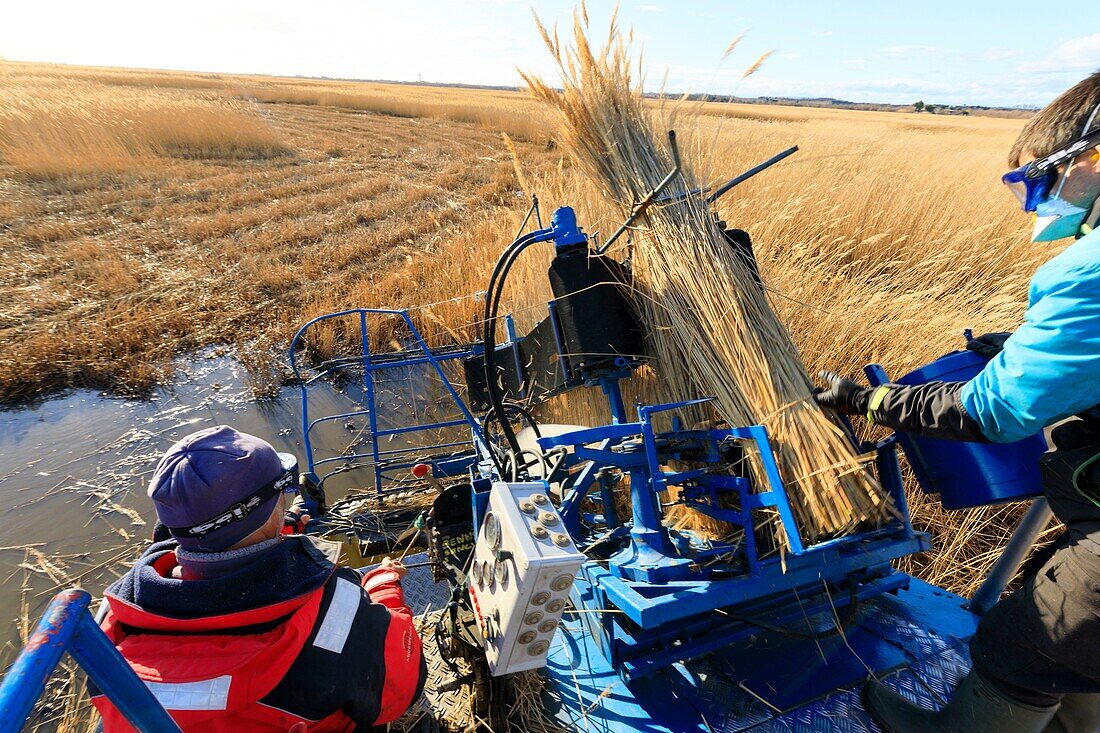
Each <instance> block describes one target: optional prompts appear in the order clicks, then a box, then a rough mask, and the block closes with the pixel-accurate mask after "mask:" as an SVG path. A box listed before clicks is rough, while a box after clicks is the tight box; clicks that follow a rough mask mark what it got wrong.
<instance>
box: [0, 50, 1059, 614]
mask: <svg viewBox="0 0 1100 733" xmlns="http://www.w3.org/2000/svg"><path fill="white" fill-rule="evenodd" d="M762 73H766V68H765V70H764V72H762ZM0 85H2V88H3V89H4V90H5V94H4V95H3V97H2V98H0V251H2V258H0V283H2V284H3V296H4V297H3V300H2V304H0V335H2V338H3V341H4V344H5V349H4V350H3V352H2V353H0V403H2V404H5V405H12V404H18V403H21V402H24V401H26V400H28V399H34V398H37V397H41V396H45V395H48V394H50V393H51V392H53V391H56V390H57V389H60V388H65V387H70V386H91V387H96V388H104V389H107V390H109V391H112V392H127V393H141V392H142V391H143V390H147V389H148V388H149V387H150V386H152V385H154V384H156V383H158V382H164V381H166V380H167V379H168V377H169V376H170V374H169V368H170V361H171V358H172V357H173V356H177V355H180V354H183V353H186V352H188V351H189V350H192V349H194V348H196V347H199V346H203V345H207V344H227V345H232V346H235V347H236V348H237V352H238V354H239V355H240V356H241V358H242V359H243V360H244V361H245V363H246V365H247V366H249V368H250V371H251V372H252V375H253V379H254V382H255V387H256V390H257V392H258V393H264V392H268V391H270V390H271V389H272V388H273V387H275V386H277V380H278V374H277V370H276V369H275V368H274V365H275V364H276V358H277V357H276V356H274V355H276V354H279V352H281V350H282V349H284V348H285V344H286V341H287V340H288V339H289V337H290V336H291V335H292V334H293V332H294V330H295V329H296V328H297V326H298V325H299V324H301V323H302V322H304V321H305V320H306V319H307V318H309V317H311V316H314V315H318V314H321V313H323V312H328V311H332V310H338V309H342V308H346V307H355V306H377V307H387V306H399V305H408V306H413V305H417V304H426V303H435V302H437V301H443V300H447V299H449V298H453V297H455V296H460V295H466V294H470V293H473V292H475V291H478V290H481V289H483V288H484V286H485V282H486V281H487V279H488V275H489V272H490V270H491V268H492V266H493V264H494V263H495V261H496V258H497V256H498V254H499V253H500V251H501V249H502V248H503V247H504V246H505V244H507V242H508V241H510V240H511V238H512V236H513V234H514V232H515V229H516V227H517V226H518V224H519V222H520V219H521V218H522V215H523V213H524V211H525V209H526V207H527V205H528V194H529V193H530V192H532V191H533V192H535V193H537V194H538V195H539V197H540V199H541V201H542V204H543V212H544V214H546V215H548V214H549V212H550V211H551V210H552V209H553V208H554V207H556V206H558V205H562V204H570V205H573V206H575V207H576V208H577V210H578V215H579V217H580V221H581V223H582V225H583V226H584V227H585V228H586V229H587V230H589V231H602V232H603V233H604V234H605V235H606V234H608V233H610V232H611V231H612V230H613V229H614V228H615V227H616V225H617V223H618V222H616V221H611V220H607V219H601V218H600V216H599V211H600V209H599V208H598V207H597V206H596V205H595V204H593V203H592V202H591V195H590V194H589V193H588V192H587V189H586V188H585V187H584V186H582V185H580V184H579V183H578V181H577V180H576V179H575V178H574V177H573V176H572V174H571V173H570V171H569V169H568V162H567V161H565V160H563V156H562V153H561V152H560V149H559V147H558V146H557V145H556V144H555V142H554V141H553V139H552V136H551V134H550V132H549V130H550V129H551V124H550V122H549V115H548V114H547V113H546V111H545V110H544V109H543V108H542V107H541V106H539V105H538V103H536V102H535V101H534V100H533V99H532V98H530V97H529V96H528V95H526V94H525V93H522V92H510V91H495V90H477V89H455V88H437V87H425V86H404V85H395V84H380V83H365V82H364V83H358V82H337V81H318V80H304V79H279V78H270V77H242V76H228V75H217V74H197V73H170V72H152V71H149V72H146V71H132V70H120V69H92V68H79V67H63V66H50V65H34V64H15V63H4V64H0ZM653 104H654V105H655V107H656V106H658V105H659V106H660V107H661V109H660V110H658V112H661V113H664V114H667V115H668V117H669V120H670V123H669V124H671V125H673V126H675V127H676V129H677V130H678V131H680V132H681V135H682V137H684V138H685V139H686V140H685V143H684V149H685V154H690V155H694V156H697V158H698V159H703V160H705V161H706V166H707V168H706V170H707V171H708V173H709V177H710V178H711V179H714V180H718V179H725V178H729V177H732V176H733V175H734V174H736V173H738V172H740V171H741V170H743V169H745V168H747V167H749V166H751V165H752V164H754V163H756V162H759V161H760V160H762V159H764V158H766V157H769V156H770V155H772V154H773V153H775V152H778V151H779V150H782V149H784V148H786V147H788V146H790V145H793V144H797V145H799V146H800V147H801V152H800V153H798V154H797V155H796V156H795V157H793V158H791V159H789V160H787V161H785V162H783V163H781V164H779V165H778V166H776V167H775V168H773V169H772V170H770V171H768V172H766V173H764V174H762V175H761V176H759V177H758V178H756V179H754V180H753V181H751V182H749V183H747V184H745V185H743V186H742V187H740V188H738V189H736V190H735V192H734V193H732V194H730V195H729V196H727V197H726V198H725V199H724V200H723V203H722V205H721V210H722V213H723V216H724V219H725V220H726V221H727V222H729V223H731V224H733V225H736V226H738V227H741V228H743V229H746V230H748V231H749V232H751V233H752V235H753V238H754V241H755V243H756V248H757V254H758V257H759V260H760V265H761V270H762V272H763V276H764V279H765V281H766V284H767V286H768V288H769V290H770V293H771V300H772V304H773V307H774V308H775V309H776V310H777V312H778V313H779V315H780V317H781V319H782V320H783V322H784V323H785V324H786V326H787V327H788V328H789V329H790V331H791V333H792V335H793V338H794V341H795V343H796V345H797V346H798V347H799V349H800V350H801V352H802V355H803V358H804V360H805V361H806V363H807V366H808V367H810V368H811V370H813V371H816V370H817V369H819V368H822V367H829V368H834V369H837V370H839V371H843V372H846V373H849V374H855V373H858V371H859V368H860V367H861V366H862V365H863V364H865V363H867V362H869V361H875V362H879V363H882V364H883V365H884V366H885V367H886V368H887V370H888V371H889V372H890V373H891V374H902V373H904V372H905V371H908V370H909V369H910V368H912V367H915V366H917V365H919V364H922V363H925V362H927V361H929V360H930V359H933V358H935V357H936V356H938V355H940V354H942V353H944V352H945V351H949V350H952V349H955V348H958V347H959V346H960V345H961V344H962V331H963V329H964V328H968V327H969V328H973V329H974V330H975V331H978V332H982V331H986V330H1011V329H1012V328H1014V327H1015V326H1016V325H1017V324H1018V323H1019V321H1020V319H1021V317H1022V313H1023V305H1024V302H1025V297H1026V285H1027V281H1028V279H1029V277H1030V276H1031V274H1032V272H1033V271H1034V270H1035V268H1036V267H1037V266H1038V264H1040V263H1041V262H1043V261H1044V260H1046V259H1047V258H1049V257H1050V256H1052V255H1053V254H1054V252H1053V251H1052V250H1050V249H1049V248H1044V247H1041V246H1039V245H1032V244H1030V243H1029V241H1028V237H1027V236H1026V232H1025V230H1026V228H1027V225H1026V221H1025V220H1024V218H1023V215H1022V214H1021V213H1020V212H1019V210H1018V208H1017V207H1016V206H1015V205H1014V200H1013V199H1012V197H1011V196H1010V195H1009V194H1008V193H1006V192H1005V191H1003V190H1002V187H1001V185H1000V183H999V177H1000V174H1001V173H1003V171H1004V170H1005V169H1006V166H1007V163H1006V161H1005V156H1006V153H1007V150H1008V148H1009V146H1010V145H1011V143H1012V141H1013V139H1014V137H1015V135H1016V133H1017V131H1018V130H1019V128H1020V126H1021V124H1022V121H1020V120H1011V119H1001V118H992V117H975V116H971V117H955V116H952V117H939V116H930V115H928V114H921V115H917V114H912V113H896V112H869V111H844V110H830V109H817V108H808V107H767V106H758V105H735V104H714V103H708V104H699V103H689V102H675V101H665V102H660V103H659V102H656V101H654V102H653ZM502 133H506V135H502ZM544 264H545V261H544V260H540V259H539V258H538V257H532V258H530V260H529V262H527V263H525V265H524V268H525V269H523V270H522V271H521V272H518V273H516V275H515V276H514V278H513V279H512V281H511V282H512V286H511V290H512V293H513V295H512V302H511V304H510V305H511V307H512V308H514V309H516V310H517V311H518V312H519V313H520V314H521V315H523V314H524V313H526V312H527V311H525V309H533V308H534V307H536V306H538V305H539V304H540V303H544V302H545V300H546V298H547V297H548V286H547V284H546V283H545V275H544V271H543V270H542V269H541V268H543V266H544ZM700 266H705V265H704V264H703V263H701V264H700ZM473 312H474V303H473V301H471V300H465V301H457V302H451V303H444V304H442V305H437V306H433V307H431V308H427V309H421V310H420V311H418V317H420V318H421V319H422V322H423V323H424V324H428V326H430V327H426V328H425V330H426V331H429V332H431V333H432V334H433V338H438V339H444V340H445V339H447V338H453V337H454V336H455V332H456V331H461V330H462V329H463V328H464V327H465V325H466V324H468V323H469V320H470V317H471V315H472V313H473ZM520 320H521V321H522V320H524V319H523V318H521V319H520ZM319 346H321V347H323V344H322V345H319ZM583 402H584V400H583V399H574V404H575V405H580V404H581V403H583ZM573 417H574V419H575V420H577V419H579V417H578V416H577V415H576V414H574V416H573ZM912 503H913V507H912V508H913V511H914V515H915V523H916V524H918V525H919V526H922V527H925V528H929V529H931V531H933V532H934V534H935V537H934V539H935V542H936V546H937V552H936V553H934V554H933V555H931V556H929V557H927V558H923V559H920V560H919V561H918V565H919V567H918V568H917V570H918V572H919V573H920V574H921V575H923V576H924V577H926V578H928V579H930V580H932V581H934V582H937V583H941V584H944V585H946V586H947V587H949V588H952V589H953V590H956V591H958V592H961V593H966V592H968V591H969V590H970V589H971V588H972V587H973V585H974V584H975V583H976V582H977V581H978V580H980V574H979V573H980V569H981V568H983V567H986V566H987V565H988V564H989V563H990V562H991V561H992V559H994V558H995V557H996V554H997V552H998V550H999V548H1000V546H1001V545H1002V544H1003V541H1004V539H1005V537H1006V536H1007V531H1008V530H1007V527H1010V526H1011V521H1012V519H1013V518H1015V517H1018V515H1019V507H1017V506H1011V505H1010V506H1006V507H996V508H991V509H984V510H976V511H971V512H957V513H952V514H948V513H945V512H943V511H942V510H941V509H939V508H938V505H937V504H935V503H934V502H930V501H926V500H923V498H922V497H920V496H914V497H913V499H912Z"/></svg>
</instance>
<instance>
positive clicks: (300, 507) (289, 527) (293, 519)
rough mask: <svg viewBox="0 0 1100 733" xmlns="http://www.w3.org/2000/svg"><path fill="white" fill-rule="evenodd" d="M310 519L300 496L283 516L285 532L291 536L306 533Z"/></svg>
mask: <svg viewBox="0 0 1100 733" xmlns="http://www.w3.org/2000/svg"><path fill="white" fill-rule="evenodd" d="M310 519H311V517H310V515H309V510H308V509H307V508H306V506H305V502H304V501H303V500H302V498H301V497H300V496H299V497H296V498H295V499H294V503H293V504H291V505H290V508H289V509H287V511H286V514H284V515H283V531H284V532H289V533H290V534H302V533H303V532H305V531H306V525H307V524H309V520H310Z"/></svg>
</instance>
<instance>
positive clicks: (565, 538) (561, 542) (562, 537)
mask: <svg viewBox="0 0 1100 733" xmlns="http://www.w3.org/2000/svg"><path fill="white" fill-rule="evenodd" d="M554 544H555V545H557V546H558V547H568V546H569V535H567V534H562V533H561V532H555V533H554Z"/></svg>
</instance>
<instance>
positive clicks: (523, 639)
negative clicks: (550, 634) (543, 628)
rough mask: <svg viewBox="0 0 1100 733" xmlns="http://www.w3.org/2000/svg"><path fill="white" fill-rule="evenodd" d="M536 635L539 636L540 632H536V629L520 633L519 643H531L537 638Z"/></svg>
mask: <svg viewBox="0 0 1100 733" xmlns="http://www.w3.org/2000/svg"><path fill="white" fill-rule="evenodd" d="M536 636H538V634H536V633H535V632H534V631H524V632H523V633H522V634H520V635H519V643H520V644H530V643H531V642H532V641H534V640H535V637H536Z"/></svg>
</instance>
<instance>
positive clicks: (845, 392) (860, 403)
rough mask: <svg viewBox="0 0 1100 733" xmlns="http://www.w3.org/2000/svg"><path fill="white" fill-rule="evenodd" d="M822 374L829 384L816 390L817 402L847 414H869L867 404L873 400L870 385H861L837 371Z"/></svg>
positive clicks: (815, 399)
mask: <svg viewBox="0 0 1100 733" xmlns="http://www.w3.org/2000/svg"><path fill="white" fill-rule="evenodd" d="M820 374H821V378H822V379H823V380H824V381H825V382H826V383H827V384H828V385H829V386H828V387H827V388H825V389H821V388H818V389H815V390H814V401H815V402H817V404H819V405H821V406H822V407H828V408H830V409H833V410H836V411H837V412H840V413H843V414H845V415H866V414H867V404H868V403H869V402H870V401H871V390H870V389H869V388H868V387H861V386H860V385H859V384H857V383H856V382H853V381H852V380H851V379H845V378H844V377H842V376H840V375H839V374H836V373H835V372H828V371H822V372H821V373H820Z"/></svg>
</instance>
